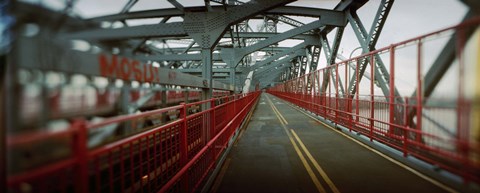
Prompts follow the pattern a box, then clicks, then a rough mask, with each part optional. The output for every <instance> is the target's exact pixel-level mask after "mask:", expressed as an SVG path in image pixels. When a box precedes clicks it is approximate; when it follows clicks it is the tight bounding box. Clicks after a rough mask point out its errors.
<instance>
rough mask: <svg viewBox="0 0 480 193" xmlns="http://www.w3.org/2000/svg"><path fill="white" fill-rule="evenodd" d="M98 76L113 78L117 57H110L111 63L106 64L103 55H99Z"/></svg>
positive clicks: (106, 60) (105, 57) (105, 58)
mask: <svg viewBox="0 0 480 193" xmlns="http://www.w3.org/2000/svg"><path fill="white" fill-rule="evenodd" d="M98 59H99V62H100V75H101V76H115V70H116V69H117V56H116V55H112V63H110V64H109V63H108V59H107V56H106V55H105V54H100V56H99V58H98Z"/></svg>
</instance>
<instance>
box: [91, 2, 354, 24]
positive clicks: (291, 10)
mask: <svg viewBox="0 0 480 193" xmlns="http://www.w3.org/2000/svg"><path fill="white" fill-rule="evenodd" d="M345 4H346V5H347V3H345ZM232 7H236V6H228V7H227V10H229V9H231V8H232ZM212 9H213V11H224V10H225V7H224V6H212ZM184 10H185V11H190V12H196V11H203V10H205V7H185V9H184ZM265 14H276V15H292V16H303V17H316V18H318V17H324V16H325V17H335V18H337V17H339V16H342V17H344V14H343V10H328V9H320V8H308V7H296V6H283V7H277V8H273V9H271V10H268V11H265ZM184 15H185V13H184V12H183V11H180V10H178V9H176V8H166V9H157V10H145V11H136V12H128V13H120V14H113V15H107V16H100V17H95V18H91V19H89V21H94V22H102V21H120V20H126V19H146V18H158V17H180V16H184Z"/></svg>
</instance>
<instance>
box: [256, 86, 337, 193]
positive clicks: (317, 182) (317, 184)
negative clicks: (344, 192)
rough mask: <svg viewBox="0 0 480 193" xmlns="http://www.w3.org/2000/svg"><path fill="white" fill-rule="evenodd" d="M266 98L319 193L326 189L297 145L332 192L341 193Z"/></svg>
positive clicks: (324, 192) (323, 192) (268, 98)
mask: <svg viewBox="0 0 480 193" xmlns="http://www.w3.org/2000/svg"><path fill="white" fill-rule="evenodd" d="M265 96H266V98H267V101H268V103H269V104H270V107H272V109H273V112H274V113H275V115H276V116H277V118H278V120H279V121H280V123H281V125H282V127H283V129H284V131H285V133H287V136H288V138H289V139H290V142H291V143H292V145H293V148H294V149H295V151H296V152H297V154H298V157H299V158H300V160H301V161H302V164H303V166H304V167H305V169H306V170H307V172H308V175H309V176H310V178H311V179H312V181H313V183H314V184H315V187H316V188H317V190H318V192H321V193H326V191H325V188H323V186H322V184H321V183H320V180H318V178H317V176H316V175H315V173H314V172H313V170H312V167H311V166H310V165H309V164H308V161H307V160H306V159H305V156H304V155H303V153H302V151H300V148H299V147H298V145H297V143H298V144H299V145H300V147H301V149H302V150H303V152H305V155H306V156H307V158H308V159H309V160H310V162H311V163H312V164H313V167H314V168H315V169H316V170H317V172H318V173H319V174H320V176H321V177H322V178H323V180H324V181H325V182H326V183H327V185H328V186H329V187H330V189H331V190H332V192H334V193H340V191H338V189H337V187H336V186H335V184H333V182H332V180H330V178H329V177H328V175H327V173H325V171H324V170H323V169H322V167H320V164H318V162H317V161H316V160H315V158H313V156H312V154H311V153H310V151H308V149H307V148H306V147H305V145H304V144H303V142H302V140H300V138H299V137H298V135H297V133H295V131H294V130H293V129H290V131H289V130H288V129H287V126H286V125H288V122H287V120H286V119H285V117H283V115H282V114H281V113H280V111H278V109H277V107H275V105H274V104H273V103H272V101H271V100H270V97H268V96H267V95H265ZM292 135H293V137H292ZM295 142H296V143H295Z"/></svg>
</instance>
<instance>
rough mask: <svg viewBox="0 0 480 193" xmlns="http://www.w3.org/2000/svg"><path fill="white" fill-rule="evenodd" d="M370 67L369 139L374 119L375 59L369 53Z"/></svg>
mask: <svg viewBox="0 0 480 193" xmlns="http://www.w3.org/2000/svg"><path fill="white" fill-rule="evenodd" d="M370 67H371V70H370V71H371V73H372V77H371V79H370V100H371V101H370V141H373V128H374V119H375V96H374V95H375V87H374V86H375V59H374V55H370Z"/></svg>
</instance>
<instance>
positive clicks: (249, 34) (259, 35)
mask: <svg viewBox="0 0 480 193" xmlns="http://www.w3.org/2000/svg"><path fill="white" fill-rule="evenodd" d="M280 34H282V33H272V32H238V33H237V32H236V33H235V34H234V35H235V36H237V35H238V36H239V37H242V38H271V37H273V36H276V35H280ZM315 37H317V36H316V35H314V34H298V35H295V36H291V37H289V39H299V40H304V39H308V38H315ZM223 38H231V35H230V34H228V33H227V34H225V35H224V36H223Z"/></svg>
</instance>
